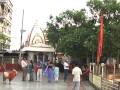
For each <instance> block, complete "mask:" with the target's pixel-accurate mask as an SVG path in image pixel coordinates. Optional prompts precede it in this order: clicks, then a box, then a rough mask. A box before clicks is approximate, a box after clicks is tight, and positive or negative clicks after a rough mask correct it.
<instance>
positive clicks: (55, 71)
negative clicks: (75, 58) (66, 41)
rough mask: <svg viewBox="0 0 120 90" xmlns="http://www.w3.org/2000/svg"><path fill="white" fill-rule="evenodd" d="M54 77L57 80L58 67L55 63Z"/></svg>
mask: <svg viewBox="0 0 120 90" xmlns="http://www.w3.org/2000/svg"><path fill="white" fill-rule="evenodd" d="M54 79H55V81H58V79H59V67H58V66H57V65H55V67H54Z"/></svg>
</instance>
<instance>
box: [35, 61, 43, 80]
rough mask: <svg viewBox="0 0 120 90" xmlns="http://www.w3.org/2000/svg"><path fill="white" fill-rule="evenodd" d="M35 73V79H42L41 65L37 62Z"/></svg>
mask: <svg viewBox="0 0 120 90" xmlns="http://www.w3.org/2000/svg"><path fill="white" fill-rule="evenodd" d="M35 74H36V80H37V81H42V65H41V64H40V63H39V62H37V63H36V64H35Z"/></svg>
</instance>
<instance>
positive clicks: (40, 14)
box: [11, 0, 87, 50]
mask: <svg viewBox="0 0 120 90" xmlns="http://www.w3.org/2000/svg"><path fill="white" fill-rule="evenodd" d="M86 1H87V0H11V2H12V3H13V14H12V28H11V35H12V40H11V49H12V50H16V49H19V47H20V30H21V26H22V11H23V9H24V25H23V28H24V29H25V30H26V32H25V33H24V34H23V41H25V39H26V37H27V35H28V33H29V32H30V30H31V29H32V26H33V25H34V23H35V21H36V20H37V21H38V22H39V23H38V24H39V25H40V27H41V28H46V22H47V21H48V20H49V16H50V15H53V16H56V15H58V14H59V13H61V12H63V11H65V10H67V9H69V10H72V9H75V10H80V9H81V8H85V6H86Z"/></svg>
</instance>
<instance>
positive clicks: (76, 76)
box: [72, 63, 82, 90]
mask: <svg viewBox="0 0 120 90" xmlns="http://www.w3.org/2000/svg"><path fill="white" fill-rule="evenodd" d="M72 75H73V90H80V75H82V70H81V69H80V68H79V67H78V64H77V63H76V64H75V67H74V68H73V70H72Z"/></svg>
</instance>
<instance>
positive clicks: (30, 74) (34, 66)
mask: <svg viewBox="0 0 120 90" xmlns="http://www.w3.org/2000/svg"><path fill="white" fill-rule="evenodd" d="M21 67H22V70H23V78H22V80H23V81H26V80H29V81H34V80H37V81H42V76H43V75H44V76H45V77H47V79H48V83H51V82H53V81H55V82H57V81H58V80H59V73H60V68H59V66H58V64H56V63H53V62H52V60H49V61H48V62H47V65H46V66H45V69H43V68H42V65H41V63H38V62H37V63H33V61H32V60H27V59H26V58H23V60H22V61H21ZM69 67H70V64H69V62H68V60H65V61H64V62H63V68H64V78H63V79H64V82H66V80H67V79H68V75H69ZM89 72H90V71H89V67H88V66H87V65H83V66H82V67H81V68H80V65H79V64H78V63H74V64H73V68H72V71H71V73H72V75H73V90H79V89H80V81H81V80H88V79H89ZM34 76H35V78H34Z"/></svg>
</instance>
